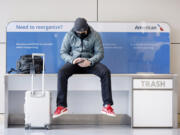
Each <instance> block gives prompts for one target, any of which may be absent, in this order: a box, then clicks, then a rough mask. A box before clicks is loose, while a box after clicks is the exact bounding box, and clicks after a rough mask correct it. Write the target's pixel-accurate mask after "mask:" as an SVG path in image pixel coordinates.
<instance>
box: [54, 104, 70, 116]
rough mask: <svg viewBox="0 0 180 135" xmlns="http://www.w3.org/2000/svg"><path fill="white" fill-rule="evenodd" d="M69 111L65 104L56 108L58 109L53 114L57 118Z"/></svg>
mask: <svg viewBox="0 0 180 135" xmlns="http://www.w3.org/2000/svg"><path fill="white" fill-rule="evenodd" d="M67 112H68V110H67V108H66V107H63V106H58V107H57V108H56V111H55V112H54V114H53V118H57V117H59V116H61V115H63V114H66V113H67Z"/></svg>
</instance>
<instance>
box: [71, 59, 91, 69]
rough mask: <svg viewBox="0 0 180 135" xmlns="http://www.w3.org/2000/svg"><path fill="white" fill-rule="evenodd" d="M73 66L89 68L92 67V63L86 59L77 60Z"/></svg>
mask: <svg viewBox="0 0 180 135" xmlns="http://www.w3.org/2000/svg"><path fill="white" fill-rule="evenodd" d="M73 64H78V66H80V67H89V66H90V65H91V62H90V61H89V60H87V59H85V58H76V59H75V60H74V61H73Z"/></svg>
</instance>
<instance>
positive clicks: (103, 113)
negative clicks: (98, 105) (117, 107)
mask: <svg viewBox="0 0 180 135" xmlns="http://www.w3.org/2000/svg"><path fill="white" fill-rule="evenodd" d="M101 113H102V114H105V115H107V116H111V117H116V115H113V114H109V113H107V112H104V111H101Z"/></svg>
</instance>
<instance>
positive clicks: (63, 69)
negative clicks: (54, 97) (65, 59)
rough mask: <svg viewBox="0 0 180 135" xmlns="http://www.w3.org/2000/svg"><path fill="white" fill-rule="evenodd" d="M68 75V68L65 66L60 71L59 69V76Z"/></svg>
mask: <svg viewBox="0 0 180 135" xmlns="http://www.w3.org/2000/svg"><path fill="white" fill-rule="evenodd" d="M66 76H68V74H67V70H66V69H65V68H61V69H60V70H59V71H58V77H66Z"/></svg>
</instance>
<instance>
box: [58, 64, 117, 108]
mask: <svg viewBox="0 0 180 135" xmlns="http://www.w3.org/2000/svg"><path fill="white" fill-rule="evenodd" d="M73 74H95V75H97V76H98V77H100V80H101V93H102V99H103V106H104V105H106V104H110V105H113V101H112V92H111V73H110V70H109V69H108V68H107V67H106V66H105V65H104V64H102V63H96V64H95V65H93V66H90V67H80V66H78V65H77V64H70V63H66V64H65V65H64V66H63V67H62V68H61V69H60V70H59V72H58V82H57V84H58V92H57V106H64V107H67V85H68V84H67V83H68V78H69V77H70V76H72V75H73Z"/></svg>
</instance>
